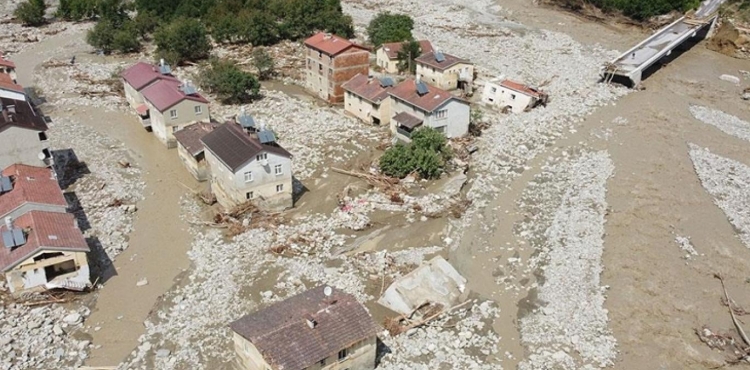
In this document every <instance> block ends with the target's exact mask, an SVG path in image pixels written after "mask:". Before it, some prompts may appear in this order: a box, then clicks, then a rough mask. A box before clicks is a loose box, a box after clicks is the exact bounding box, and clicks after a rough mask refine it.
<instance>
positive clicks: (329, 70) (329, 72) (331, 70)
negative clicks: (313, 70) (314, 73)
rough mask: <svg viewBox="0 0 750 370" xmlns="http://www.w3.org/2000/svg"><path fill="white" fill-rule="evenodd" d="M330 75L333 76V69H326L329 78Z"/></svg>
mask: <svg viewBox="0 0 750 370" xmlns="http://www.w3.org/2000/svg"><path fill="white" fill-rule="evenodd" d="M332 74H333V68H328V75H329V76H330V75H332Z"/></svg>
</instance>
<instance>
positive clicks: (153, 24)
mask: <svg viewBox="0 0 750 370" xmlns="http://www.w3.org/2000/svg"><path fill="white" fill-rule="evenodd" d="M133 21H134V22H135V28H136V30H137V31H138V34H139V35H140V36H141V38H144V39H145V38H146V37H147V36H148V35H149V34H150V33H152V32H154V30H156V28H157V27H158V26H159V18H158V17H157V16H156V15H155V14H154V13H151V12H149V11H143V12H138V14H137V15H136V16H135V18H134V19H133Z"/></svg>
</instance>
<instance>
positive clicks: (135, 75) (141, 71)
mask: <svg viewBox="0 0 750 370" xmlns="http://www.w3.org/2000/svg"><path fill="white" fill-rule="evenodd" d="M120 75H121V76H122V78H123V79H124V80H125V81H126V82H127V83H128V84H130V86H132V87H133V88H134V89H136V90H141V89H142V88H144V87H146V86H148V85H149V84H150V83H152V82H154V81H156V80H157V79H167V80H173V81H178V80H177V79H176V78H175V77H174V76H172V75H171V74H169V75H163V74H161V73H159V69H158V68H157V66H155V65H153V64H149V63H146V62H138V63H136V64H133V65H132V66H130V67H128V68H126V69H124V70H123V71H122V73H120Z"/></svg>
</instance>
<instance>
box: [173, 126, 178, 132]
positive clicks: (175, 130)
mask: <svg viewBox="0 0 750 370" xmlns="http://www.w3.org/2000/svg"><path fill="white" fill-rule="evenodd" d="M177 131H180V126H172V132H177Z"/></svg>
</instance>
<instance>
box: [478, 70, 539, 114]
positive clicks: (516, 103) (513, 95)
mask: <svg viewBox="0 0 750 370" xmlns="http://www.w3.org/2000/svg"><path fill="white" fill-rule="evenodd" d="M548 99H549V97H548V95H547V94H546V93H544V91H541V90H539V89H535V88H533V87H530V86H528V85H524V84H522V83H518V82H514V81H511V80H505V79H500V78H496V79H492V80H490V81H488V82H487V83H486V84H485V85H484V91H483V92H482V102H483V103H485V104H487V105H492V106H497V107H500V108H502V109H507V110H509V111H511V112H513V113H521V112H525V111H527V110H530V109H532V108H534V107H536V106H538V105H545V104H547V100H548Z"/></svg>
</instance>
